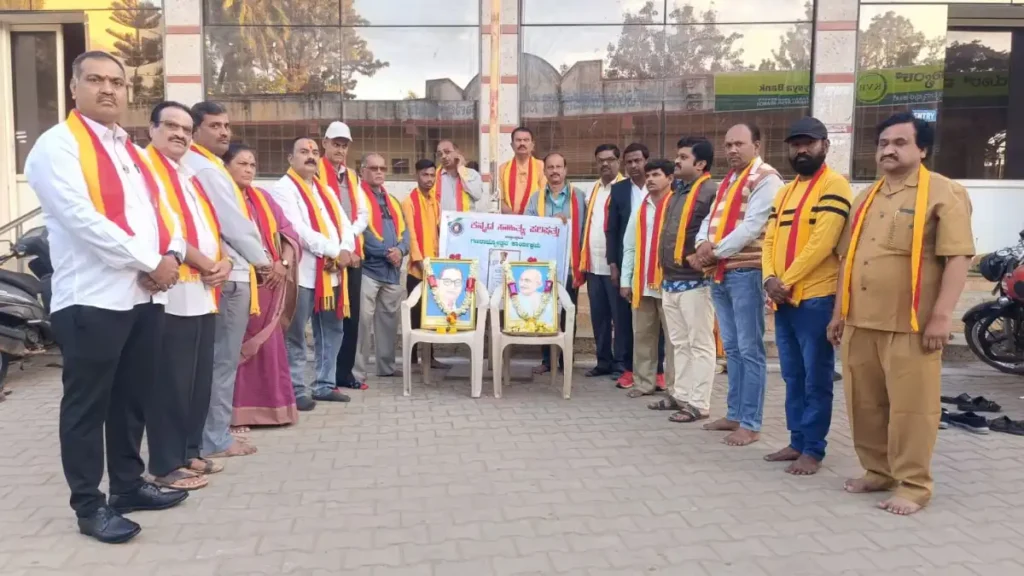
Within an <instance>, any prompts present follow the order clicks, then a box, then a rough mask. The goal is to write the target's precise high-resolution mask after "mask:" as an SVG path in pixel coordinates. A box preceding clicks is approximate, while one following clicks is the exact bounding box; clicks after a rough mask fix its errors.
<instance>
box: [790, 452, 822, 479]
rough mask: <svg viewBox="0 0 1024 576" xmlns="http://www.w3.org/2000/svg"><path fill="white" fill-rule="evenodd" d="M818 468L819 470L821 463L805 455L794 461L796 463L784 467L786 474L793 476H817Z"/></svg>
mask: <svg viewBox="0 0 1024 576" xmlns="http://www.w3.org/2000/svg"><path fill="white" fill-rule="evenodd" d="M819 468H821V462H819V461H817V460H815V459H814V458H813V457H811V456H808V455H807V454H801V455H800V457H799V458H797V459H796V462H793V463H792V464H790V465H789V466H787V467H786V474H792V475H793V476H811V475H813V474H817V473H818V469H819Z"/></svg>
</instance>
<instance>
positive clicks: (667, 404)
mask: <svg viewBox="0 0 1024 576" xmlns="http://www.w3.org/2000/svg"><path fill="white" fill-rule="evenodd" d="M647 409H648V410H682V409H683V407H682V406H680V405H679V402H677V401H676V399H675V398H672V397H669V398H662V399H661V400H658V401H657V402H651V403H650V404H648V405H647Z"/></svg>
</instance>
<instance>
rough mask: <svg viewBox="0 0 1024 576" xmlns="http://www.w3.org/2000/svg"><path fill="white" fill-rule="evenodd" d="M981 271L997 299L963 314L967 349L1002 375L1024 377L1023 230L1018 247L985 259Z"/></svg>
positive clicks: (989, 255)
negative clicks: (992, 283) (992, 285)
mask: <svg viewBox="0 0 1024 576" xmlns="http://www.w3.org/2000/svg"><path fill="white" fill-rule="evenodd" d="M979 271H980V272H981V275H982V276H983V277H984V278H985V279H986V280H988V281H990V282H995V283H996V287H995V288H994V289H993V290H992V294H993V295H996V296H998V297H997V298H996V299H995V300H991V301H988V302H982V303H981V304H978V305H976V306H974V307H973V308H971V309H970V310H968V311H967V313H966V314H964V317H963V321H964V335H965V336H966V337H967V346H968V347H969V348H970V349H971V352H973V353H974V354H975V356H977V357H978V358H980V359H981V360H982V361H983V362H985V363H986V364H988V365H989V366H991V367H993V368H995V369H996V370H999V371H1000V372H1005V373H1007V374H1024V230H1022V231H1021V232H1020V241H1019V242H1018V243H1017V245H1016V246H1014V247H1011V248H1003V249H1002V250H998V251H996V252H993V253H991V254H988V255H987V256H985V257H984V258H982V260H981V262H980V264H979Z"/></svg>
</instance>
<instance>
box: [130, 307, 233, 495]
mask: <svg viewBox="0 0 1024 576" xmlns="http://www.w3.org/2000/svg"><path fill="white" fill-rule="evenodd" d="M216 317H217V316H216V314H205V315H203V316H174V315H172V314H166V315H165V316H164V337H163V345H162V348H161V355H160V359H159V370H160V372H159V374H158V375H157V381H156V386H155V387H154V389H153V391H152V393H151V394H150V395H149V399H150V402H149V409H148V410H147V411H146V440H147V441H148V444H149V473H150V474H152V475H153V476H156V477H158V478H159V477H161V476H166V475H167V474H170V473H171V472H173V471H174V470H176V469H178V468H184V467H185V466H186V463H187V462H188V460H190V459H192V458H199V447H200V445H201V444H202V441H203V426H204V425H205V423H206V413H207V412H209V411H210V388H211V386H212V384H213V340H214V326H215V323H216V322H215V320H216Z"/></svg>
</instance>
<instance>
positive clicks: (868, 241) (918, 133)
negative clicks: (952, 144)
mask: <svg viewBox="0 0 1024 576" xmlns="http://www.w3.org/2000/svg"><path fill="white" fill-rule="evenodd" d="M877 134H878V148H877V150H876V152H875V155H876V159H877V161H878V169H879V171H880V172H881V173H882V179H881V180H879V181H878V182H876V183H875V184H874V185H873V186H872V187H871V188H870V189H868V190H865V191H864V192H862V193H861V194H859V195H858V196H857V198H855V199H854V202H853V209H852V211H851V212H850V214H851V217H850V219H849V221H848V222H847V225H846V229H845V230H844V231H843V236H842V238H841V239H840V243H839V246H838V247H837V252H838V253H839V254H841V255H845V258H844V261H843V265H842V266H841V267H840V273H839V291H838V294H837V295H836V310H835V313H834V315H833V320H832V322H831V323H830V324H829V338H830V339H831V340H832V341H833V343H839V342H840V341H841V345H842V349H841V353H842V358H843V371H844V374H843V381H844V384H845V387H846V402H847V406H848V408H849V415H850V427H851V429H852V433H853V444H854V448H855V449H856V451H857V456H858V457H859V458H860V462H861V465H862V466H863V467H864V469H865V470H866V473H865V474H864V476H863V477H861V478H857V479H852V480H848V481H847V482H846V485H845V489H846V491H848V492H854V493H862V492H877V491H887V490H894V493H893V495H892V496H891V497H889V498H887V499H886V500H884V501H882V502H881V503H879V507H880V508H882V509H884V510H887V511H889V512H891V513H893V514H900V515H906V514H913V513H914V512H917V511H918V510H920V509H921V508H922V507H923V506H925V505H926V504H927V503H928V501H929V499H930V498H931V494H932V477H931V470H930V468H931V459H932V450H933V448H934V446H935V438H936V435H937V433H938V427H939V417H940V415H941V406H940V400H939V393H940V387H941V372H942V347H943V345H944V344H945V343H946V342H947V341H948V340H949V334H950V330H951V326H952V318H953V307H954V306H955V305H956V302H957V299H959V297H960V293H961V292H962V291H963V288H964V283H965V282H966V280H967V270H968V268H969V266H970V261H971V256H973V255H974V238H973V235H972V232H971V203H970V200H969V199H968V197H967V192H966V191H965V190H964V188H963V187H962V186H960V185H959V184H957V183H956V182H953V181H951V180H949V179H948V178H946V177H945V176H941V175H939V174H936V173H933V172H929V171H928V170H926V169H925V168H924V167H923V166H922V165H921V163H922V161H923V160H924V159H925V157H926V156H927V154H928V153H929V152H930V150H931V146H932V143H933V142H934V133H933V131H932V128H931V126H929V125H928V124H927V123H926V122H924V121H922V120H918V119H916V118H914V116H913V115H911V114H909V113H899V114H896V115H894V116H892V117H890V118H889V119H888V120H885V121H884V122H882V123H881V124H880V125H879V126H878V132H877ZM915 302H916V305H915ZM844 327H845V329H844Z"/></svg>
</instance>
